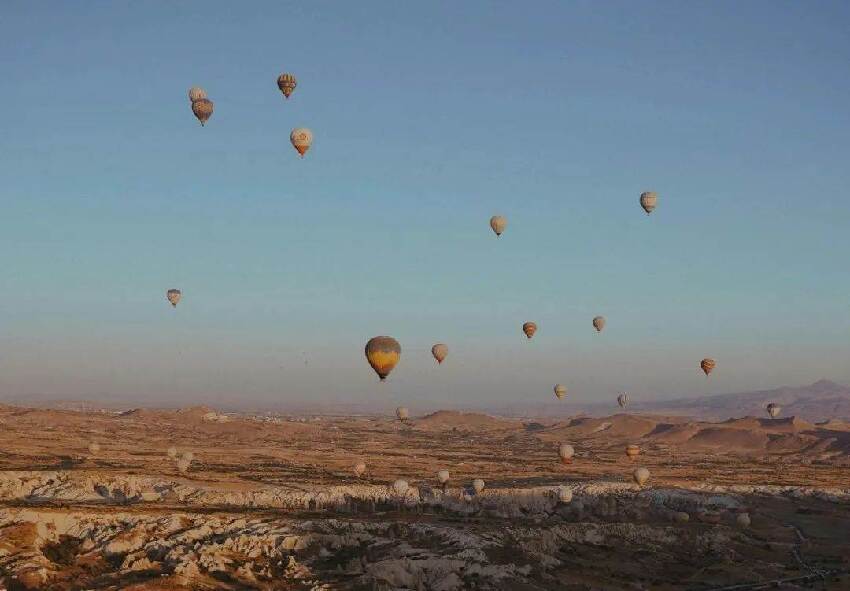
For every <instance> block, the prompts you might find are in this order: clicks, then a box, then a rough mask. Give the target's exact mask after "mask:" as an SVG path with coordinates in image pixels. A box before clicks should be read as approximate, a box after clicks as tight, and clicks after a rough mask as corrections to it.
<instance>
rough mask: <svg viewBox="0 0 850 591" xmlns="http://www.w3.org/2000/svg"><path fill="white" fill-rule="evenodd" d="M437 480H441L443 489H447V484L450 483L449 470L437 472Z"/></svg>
mask: <svg viewBox="0 0 850 591" xmlns="http://www.w3.org/2000/svg"><path fill="white" fill-rule="evenodd" d="M437 480H439V481H440V484H442V485H443V487H445V486H446V484H447V483H448V482H449V471H448V470H440V471H439V472H437Z"/></svg>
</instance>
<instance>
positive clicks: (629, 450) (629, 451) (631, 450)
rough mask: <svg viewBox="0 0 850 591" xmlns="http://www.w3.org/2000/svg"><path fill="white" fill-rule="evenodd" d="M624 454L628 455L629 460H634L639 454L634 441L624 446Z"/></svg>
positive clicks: (638, 448)
mask: <svg viewBox="0 0 850 591" xmlns="http://www.w3.org/2000/svg"><path fill="white" fill-rule="evenodd" d="M626 455H627V456H629V459H630V460H634V459H635V458H636V457H638V456H639V455H640V447H639V446H637V445H635V444H634V443H632V444H630V445H627V446H626Z"/></svg>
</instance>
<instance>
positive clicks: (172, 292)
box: [165, 289, 183, 308]
mask: <svg viewBox="0 0 850 591" xmlns="http://www.w3.org/2000/svg"><path fill="white" fill-rule="evenodd" d="M165 297H166V298H168V301H169V302H171V305H172V306H173V307H174V308H176V307H177V304H179V303H180V298H182V297H183V292H182V291H180V290H179V289H169V290H168V291H167V292H165Z"/></svg>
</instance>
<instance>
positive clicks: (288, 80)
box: [277, 73, 298, 98]
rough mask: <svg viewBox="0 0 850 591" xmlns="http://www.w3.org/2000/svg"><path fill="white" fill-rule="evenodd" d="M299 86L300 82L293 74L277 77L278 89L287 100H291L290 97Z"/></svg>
mask: <svg viewBox="0 0 850 591" xmlns="http://www.w3.org/2000/svg"><path fill="white" fill-rule="evenodd" d="M297 85H298V81H297V80H296V79H295V76H293V75H292V74H287V73H283V74H281V75H280V76H278V77H277V87H278V88H279V89H280V91H281V92H282V93H283V96H284V97H285V98H289V95H291V94H292V91H293V90H295V87H296V86H297Z"/></svg>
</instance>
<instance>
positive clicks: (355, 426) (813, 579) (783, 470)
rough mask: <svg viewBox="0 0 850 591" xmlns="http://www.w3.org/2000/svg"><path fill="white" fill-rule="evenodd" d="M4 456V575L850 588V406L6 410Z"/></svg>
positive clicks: (309, 585) (48, 584)
mask: <svg viewBox="0 0 850 591" xmlns="http://www.w3.org/2000/svg"><path fill="white" fill-rule="evenodd" d="M565 442H567V443H569V444H570V445H572V446H573V449H574V456H573V457H572V458H568V461H569V463H563V462H562V460H561V458H560V457H559V445H560V444H562V443H565ZM628 445H637V446H638V447H639V453H638V455H637V456H636V457H629V456H627V455H626V453H625V449H626V446H628ZM358 464H361V466H359V467H358V466H357V465H358ZM638 467H642V468H647V469H648V470H649V472H650V478H649V480H648V481H647V482H645V483H644V485H643V486H639V485H638V484H636V482H635V481H634V480H633V473H634V471H635V469H636V468H638ZM0 469H2V472H0V502H2V508H0V577H2V578H0V581H2V585H3V586H4V587H5V588H6V589H9V590H23V589H56V590H72V589H80V590H83V589H135V590H155V589H263V590H272V589H435V590H442V591H449V590H452V589H519V590H535V589H569V590H593V589H604V590H619V589H634V590H638V589H643V590H650V589H652V590H656V589H657V590H667V589H670V590H673V589H693V590H709V589H767V588H772V589H777V588H778V589H786V590H791V589H808V588H813V587H812V585H815V587H814V588H824V589H841V588H848V587H847V586H850V542H848V540H847V539H846V532H847V531H850V488H849V487H848V471H850V423H848V422H845V421H841V420H831V421H828V422H822V423H819V424H815V423H811V422H808V421H806V420H803V419H800V418H797V417H793V416H792V417H786V418H777V419H769V418H756V417H744V418H739V419H732V420H726V421H723V422H707V421H701V420H696V419H689V418H686V417H682V416H659V415H650V414H632V413H621V414H615V415H612V416H606V417H599V418H591V417H575V418H568V419H564V420H543V419H540V420H536V421H529V420H519V419H510V418H500V417H495V416H488V415H485V414H480V413H461V412H455V411H437V412H434V413H431V414H427V415H424V416H411V417H410V418H408V419H406V420H404V421H401V420H399V419H398V418H396V417H395V416H364V417H351V418H349V417H329V416H314V417H309V416H308V417H288V416H282V415H281V416H275V415H271V414H263V415H253V416H252V415H240V414H238V413H228V414H220V413H218V412H216V411H215V410H212V409H209V408H187V409H181V410H145V409H133V410H127V411H122V412H118V411H88V412H76V411H69V410H55V409H46V408H42V409H28V408H20V407H12V406H5V407H2V408H0ZM441 470H447V471H448V475H445V474H443V475H442V476H443V477H444V479H445V477H446V476H447V477H448V479H447V481H446V482H445V485H443V483H442V482H441V481H440V479H439V477H438V472H439V471H441ZM357 471H360V472H361V473H360V474H359V476H358V475H357V474H356V472H357ZM475 479H482V480H483V481H484V483H483V485H484V486H483V488H481V484H480V483H479V487H478V490H476V488H475V486H474V484H473V482H474V481H475ZM818 586H819V587H818Z"/></svg>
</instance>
